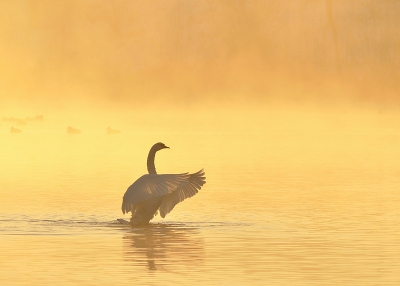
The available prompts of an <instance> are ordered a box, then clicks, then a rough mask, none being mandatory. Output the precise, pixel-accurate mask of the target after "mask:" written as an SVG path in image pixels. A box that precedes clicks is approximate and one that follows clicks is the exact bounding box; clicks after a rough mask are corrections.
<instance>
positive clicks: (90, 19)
mask: <svg viewBox="0 0 400 286" xmlns="http://www.w3.org/2000/svg"><path fill="white" fill-rule="evenodd" d="M399 31H400V3H399V2H398V1H385V2H381V1H372V0H364V1H361V0H360V1H352V2H348V1H343V0H337V1H335V0H325V1H322V0H321V1H318V0H314V1H291V2H287V1H274V2H269V1H268V2H265V1H255V0H254V1H236V2H232V1H207V0H202V1H178V0H174V1H167V2H165V1H134V2H133V1H117V2H109V1H68V2H54V1H40V2H36V1H6V2H2V3H0V43H1V44H0V45H1V46H0V47H1V50H0V51H1V52H0V61H1V62H2V67H3V68H2V71H1V74H0V99H1V100H2V101H3V102H4V104H3V108H7V107H9V108H21V107H27V108H31V107H35V108H37V109H38V112H41V111H40V109H42V110H43V109H51V108H53V107H54V108H57V109H58V108H64V107H71V108H74V107H77V106H83V107H85V108H86V106H87V107H89V108H90V106H92V107H96V106H100V107H107V106H111V107H113V108H115V109H117V110H118V109H119V108H127V107H128V108H130V109H132V110H140V109H142V108H151V107H152V106H164V107H165V106H168V107H169V108H180V109H185V108H187V107H194V108H197V107H198V106H201V105H203V106H213V105H218V106H220V107H221V108H224V107H235V105H237V106H238V107H239V108H240V107H243V106H244V107H246V106H249V107H251V106H255V107H257V106H258V107H259V106H260V105H262V106H269V105H274V104H278V105H281V106H285V105H287V106H288V107H290V106H297V105H299V106H303V105H306V106H307V105H310V104H311V105H317V106H328V107H329V106H342V105H343V106H349V107H353V106H354V107H359V106H360V105H361V106H364V105H365V106H369V107H372V108H378V109H381V108H395V109H397V108H398V107H400V97H399V96H398V94H399V92H400V83H399V82H400V72H399V67H400V33H399Z"/></svg>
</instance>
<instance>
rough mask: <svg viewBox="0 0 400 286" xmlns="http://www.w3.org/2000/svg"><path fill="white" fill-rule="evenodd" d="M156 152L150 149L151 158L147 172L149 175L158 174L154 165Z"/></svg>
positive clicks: (148, 159) (149, 157)
mask: <svg viewBox="0 0 400 286" xmlns="http://www.w3.org/2000/svg"><path fill="white" fill-rule="evenodd" d="M156 152H157V151H155V150H154V149H153V148H151V149H150V152H149V156H147V171H148V172H149V174H157V172H156V166H155V165H154V158H155V157H156Z"/></svg>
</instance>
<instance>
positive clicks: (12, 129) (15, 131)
mask: <svg viewBox="0 0 400 286" xmlns="http://www.w3.org/2000/svg"><path fill="white" fill-rule="evenodd" d="M21 132H22V130H21V129H18V128H15V127H14V126H11V129H10V133H21Z"/></svg>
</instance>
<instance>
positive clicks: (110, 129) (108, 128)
mask: <svg viewBox="0 0 400 286" xmlns="http://www.w3.org/2000/svg"><path fill="white" fill-rule="evenodd" d="M120 133H121V131H119V130H115V129H112V128H111V127H107V134H110V135H113V134H120Z"/></svg>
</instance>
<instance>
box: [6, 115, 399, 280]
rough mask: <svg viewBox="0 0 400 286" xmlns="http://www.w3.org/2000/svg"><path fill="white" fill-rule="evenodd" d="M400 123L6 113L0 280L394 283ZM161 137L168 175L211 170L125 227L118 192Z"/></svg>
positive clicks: (355, 118)
mask: <svg viewBox="0 0 400 286" xmlns="http://www.w3.org/2000/svg"><path fill="white" fill-rule="evenodd" d="M0 115H2V116H11V115H12V114H4V115H3V114H0ZM28 115H30V114H28ZM28 115H26V116H28ZM21 117H22V115H21ZM110 122H111V124H112V127H113V128H116V129H120V130H121V131H122V132H121V134H117V135H107V134H106V127H107V126H108V124H110ZM399 123H400V115H399V114H397V113H395V112H387V113H379V112H375V111H365V110H364V111H353V110H348V111H343V112H342V111H341V112H339V111H326V112H325V111H320V110H312V111H308V110H286V111H285V110H275V111H274V110H257V111H254V112H242V111H240V110H230V111H218V110H212V111H210V112H209V113H208V112H206V111H202V112H200V111H193V112H190V111H183V112H179V113H176V114H175V113H172V112H171V113H156V112H153V113H150V114H146V113H145V112H142V113H136V114H130V113H127V112H124V113H121V114H119V113H114V114H95V113H94V114H91V115H85V114H78V115H77V114H72V115H71V114H57V113H56V112H54V113H49V114H44V121H43V122H35V123H33V122H32V123H28V124H27V125H26V126H21V127H19V128H21V129H22V133H20V134H10V132H9V130H10V127H11V125H10V124H9V123H7V122H1V126H0V142H1V143H0V158H2V159H1V162H0V196H1V202H0V253H1V259H0V284H1V285H39V284H40V285H55V284H58V285H136V284H139V283H141V284H144V285H160V284H162V283H164V284H178V285H182V284H186V285H188V284H195V285H197V284H207V285H210V284H211V285H221V284H222V285H399V283H400V259H399V257H400V227H399V226H400V148H399V144H400V124H399ZM69 125H72V126H73V127H76V128H80V129H81V130H82V133H81V134H76V135H70V134H67V132H66V128H67V126H69ZM159 141H161V142H163V143H165V144H166V145H167V146H170V147H171V149H166V150H162V151H160V152H158V153H157V155H156V167H157V171H158V173H182V172H196V171H198V170H200V169H202V168H204V170H205V172H206V177H207V179H206V181H207V183H206V184H205V185H204V186H203V188H202V189H201V190H200V191H199V193H198V194H197V195H196V196H194V197H192V198H190V199H187V200H186V201H184V202H182V203H180V204H178V205H177V206H176V207H175V209H174V210H173V211H172V212H171V213H170V214H169V215H167V216H166V218H165V219H162V218H160V217H159V216H157V217H156V218H155V219H154V220H153V221H152V222H151V224H150V225H149V226H148V227H141V228H130V227H129V226H127V225H124V224H121V223H119V222H118V221H117V219H119V218H122V219H126V220H129V216H127V215H123V214H122V212H121V203H122V196H123V194H124V192H125V191H126V189H127V187H129V185H130V184H132V183H133V182H134V181H135V180H136V179H137V178H138V177H139V176H141V175H143V174H145V173H146V171H147V170H146V158H147V154H148V151H149V149H150V147H151V146H152V145H153V144H154V143H156V142H159Z"/></svg>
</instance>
